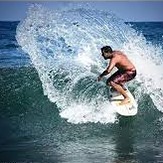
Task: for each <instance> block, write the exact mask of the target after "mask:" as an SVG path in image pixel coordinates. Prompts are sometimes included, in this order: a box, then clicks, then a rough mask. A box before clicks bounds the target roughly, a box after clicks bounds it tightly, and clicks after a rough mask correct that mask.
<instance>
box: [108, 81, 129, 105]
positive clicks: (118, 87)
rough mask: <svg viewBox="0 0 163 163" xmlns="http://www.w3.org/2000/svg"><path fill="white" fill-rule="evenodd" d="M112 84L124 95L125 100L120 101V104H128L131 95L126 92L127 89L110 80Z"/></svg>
mask: <svg viewBox="0 0 163 163" xmlns="http://www.w3.org/2000/svg"><path fill="white" fill-rule="evenodd" d="M110 85H111V86H112V87H113V88H114V89H116V90H117V91H118V92H119V93H120V94H122V95H123V97H124V100H123V101H122V102H121V103H120V105H123V104H126V103H129V102H130V98H129V96H128V95H127V93H126V92H125V90H124V89H123V88H122V87H121V86H120V85H119V84H116V83H114V82H112V81H111V82H110Z"/></svg>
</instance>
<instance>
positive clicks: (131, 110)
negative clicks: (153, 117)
mask: <svg viewBox="0 0 163 163" xmlns="http://www.w3.org/2000/svg"><path fill="white" fill-rule="evenodd" d="M126 92H127V94H128V96H129V97H130V99H131V101H130V102H129V103H127V104H124V105H119V104H120V103H121V101H122V100H123V99H124V97H123V96H122V95H120V94H119V93H118V92H117V91H111V97H110V102H111V104H112V105H113V106H114V108H115V109H116V112H117V113H118V114H120V115H123V116H134V115H136V114H137V112H138V107H137V102H136V101H135V99H134V97H133V95H132V94H131V92H130V91H129V90H128V89H127V88H126Z"/></svg>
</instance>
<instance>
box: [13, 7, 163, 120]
mask: <svg viewBox="0 0 163 163" xmlns="http://www.w3.org/2000/svg"><path fill="white" fill-rule="evenodd" d="M16 38H17V41H18V43H19V45H20V46H21V47H22V49H23V50H24V51H25V52H27V53H28V54H29V56H30V59H31V61H32V63H33V65H34V67H35V68H36V70H37V71H38V74H39V77H40V80H41V82H42V87H43V90H44V94H45V95H47V96H48V98H49V100H50V101H52V102H55V103H56V104H57V106H58V108H59V110H60V115H61V116H62V117H63V118H66V119H68V121H69V122H72V123H86V122H101V123H110V122H112V123H113V122H115V121H116V114H115V112H114V108H113V107H112V106H111V105H110V103H109V101H108V98H109V93H108V87H107V86H106V84H105V82H97V77H98V75H99V74H100V72H101V71H103V70H104V69H105V67H106V66H107V64H108V63H107V62H106V61H104V60H103V58H102V57H101V55H100V48H101V47H102V46H104V45H110V46H112V47H113V49H120V50H122V51H124V52H125V53H126V54H127V55H128V57H129V58H130V59H131V60H132V61H133V63H134V64H135V65H136V68H137V72H138V74H137V77H136V79H134V80H133V81H131V82H129V83H128V84H127V85H129V86H130V87H134V88H135V89H134V92H132V93H133V94H136V95H137V96H136V100H137V101H138V99H139V98H141V94H143V93H147V94H149V95H150V96H151V98H152V100H153V101H154V104H155V105H156V107H157V109H159V110H160V111H163V110H162V108H163V107H162V106H163V103H161V101H163V99H162V97H163V96H161V94H162V92H163V90H162V88H161V84H160V82H161V81H162V80H161V79H162V77H163V75H162V72H161V70H162V68H163V65H162V60H161V57H160V56H161V55H162V49H160V48H158V47H155V46H153V45H150V44H148V43H147V42H146V39H145V38H144V36H142V35H140V34H138V33H137V32H136V31H135V30H134V29H132V28H131V27H130V26H129V25H126V24H125V23H124V22H123V21H122V20H120V19H119V18H117V17H116V16H115V15H113V14H111V13H109V12H103V11H99V10H92V9H88V8H73V7H70V8H66V9H63V10H55V11H50V10H48V9H46V8H44V7H42V6H40V5H32V6H31V7H30V8H29V11H28V13H27V17H26V18H25V19H24V20H23V21H21V22H20V24H19V25H18V27H17V35H16ZM154 91H155V94H153V92H154ZM156 101H157V102H156ZM139 109H141V108H139Z"/></svg>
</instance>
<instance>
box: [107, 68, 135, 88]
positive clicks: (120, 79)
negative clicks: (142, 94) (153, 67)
mask: <svg viewBox="0 0 163 163" xmlns="http://www.w3.org/2000/svg"><path fill="white" fill-rule="evenodd" d="M135 76H136V70H135V69H134V70H118V71H117V72H115V73H114V74H113V75H111V76H110V77H109V78H108V80H107V84H109V83H110V82H111V81H113V82H114V83H116V84H119V85H121V86H123V85H124V83H126V82H128V81H130V80H132V79H133V78H134V77H135Z"/></svg>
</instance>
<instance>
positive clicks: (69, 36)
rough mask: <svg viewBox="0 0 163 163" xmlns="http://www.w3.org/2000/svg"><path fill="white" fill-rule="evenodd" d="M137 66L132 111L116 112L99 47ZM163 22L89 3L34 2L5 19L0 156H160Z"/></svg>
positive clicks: (0, 48) (56, 160)
mask: <svg viewBox="0 0 163 163" xmlns="http://www.w3.org/2000/svg"><path fill="white" fill-rule="evenodd" d="M104 45H111V46H112V47H113V49H120V50H122V51H124V52H125V53H126V54H127V55H128V57H129V58H130V59H131V60H132V61H133V63H134V64H135V65H136V68H137V71H138V74H137V77H136V78H135V79H134V80H133V81H131V82H129V83H127V84H126V85H127V86H128V88H129V90H130V91H131V92H132V94H133V95H134V96H135V99H136V101H137V103H138V114H137V115H136V116H134V117H123V116H120V115H117V114H116V113H115V111H114V108H113V107H112V106H111V105H110V103H109V101H108V96H109V90H108V88H107V86H106V85H105V80H106V78H105V79H104V80H103V81H102V82H96V79H97V76H98V75H99V73H101V72H102V71H103V70H104V69H105V66H106V65H107V62H106V61H104V60H103V59H102V58H101V56H100V48H101V47H102V46H104ZM162 69H163V22H124V21H123V20H121V19H119V18H118V17H116V15H113V14H112V13H111V12H104V11H99V10H92V9H88V8H66V9H63V10H56V11H51V10H49V9H47V8H44V7H42V6H38V5H34V6H31V7H30V8H29V11H28V13H27V16H26V18H25V19H24V20H22V21H21V22H0V92H1V94H0V117H1V118H0V162H48V163H49V162H53V163H62V162H63V163H78V162H79V163H80V162H84V163H92V162H93V163H114V162H115V163H124V162H126V163H139V162H140V163H147V162H151V163H153V162H163V150H162V149H163V141H162V140H163V87H162V86H163V72H162Z"/></svg>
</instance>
